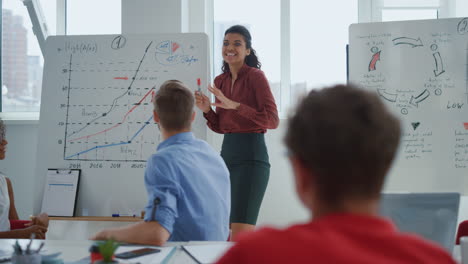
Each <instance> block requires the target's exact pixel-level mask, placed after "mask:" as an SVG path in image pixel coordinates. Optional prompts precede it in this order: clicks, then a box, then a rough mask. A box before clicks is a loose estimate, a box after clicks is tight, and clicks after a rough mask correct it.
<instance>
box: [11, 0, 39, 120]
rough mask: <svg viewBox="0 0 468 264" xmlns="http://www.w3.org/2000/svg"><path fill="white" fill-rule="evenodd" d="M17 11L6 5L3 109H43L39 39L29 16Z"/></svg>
mask: <svg viewBox="0 0 468 264" xmlns="http://www.w3.org/2000/svg"><path fill="white" fill-rule="evenodd" d="M5 2H7V3H8V1H5ZM16 2H18V4H19V5H20V7H21V8H23V9H25V10H26V7H25V6H23V4H22V3H21V2H20V1H16ZM15 11H16V10H14V9H12V8H10V9H9V8H5V4H4V8H3V9H2V111H3V112H18V111H19V112H29V111H39V106H40V99H41V88H42V87H41V84H42V67H43V58H42V54H41V52H40V49H39V44H38V43H37V39H36V38H35V36H34V35H33V34H28V31H31V27H30V26H29V27H27V24H28V22H29V25H30V24H31V22H30V20H29V17H28V16H24V15H21V14H18V13H17V12H15ZM31 38H32V39H31ZM28 42H34V44H35V45H36V47H35V48H34V47H30V46H34V44H33V43H31V44H29V43H28ZM28 44H29V45H28Z"/></svg>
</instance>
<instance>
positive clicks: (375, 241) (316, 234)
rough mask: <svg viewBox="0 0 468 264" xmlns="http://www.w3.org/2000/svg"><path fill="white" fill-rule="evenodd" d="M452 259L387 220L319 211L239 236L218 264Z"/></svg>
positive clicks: (410, 263)
mask: <svg viewBox="0 0 468 264" xmlns="http://www.w3.org/2000/svg"><path fill="white" fill-rule="evenodd" d="M231 263H232V264H234V263H235V264H240V263H242V264H249V263H314V264H315V263H317V264H322V263H333V264H340V263H347V264H354V263H356V264H364V263H369V264H370V263H372V264H390V263H395V264H396V263H398V264H406V263H407V264H415V263H425V264H431V263H434V264H446V263H449V264H455V263H456V262H455V261H454V260H453V259H452V258H451V256H450V255H449V254H448V253H447V252H446V251H445V250H443V249H442V248H440V247H439V246H437V245H436V244H434V243H432V242H428V241H425V240H423V239H421V238H419V237H417V236H415V235H409V234H405V233H401V232H399V231H397V230H396V228H395V227H394V226H393V224H392V223H390V222H389V221H387V220H384V219H381V218H377V217H371V216H364V215H352V214H334V215H328V216H324V217H322V218H320V219H317V220H314V221H312V222H310V223H307V224H302V225H295V226H292V227H290V228H288V229H286V230H277V229H272V228H263V229H261V230H259V231H257V232H252V233H250V234H246V235H244V236H243V237H242V236H241V238H240V241H239V242H238V243H236V244H235V245H234V246H233V247H232V248H231V249H230V250H229V251H228V252H227V253H226V255H224V256H223V257H222V258H221V259H220V260H219V261H218V264H231Z"/></svg>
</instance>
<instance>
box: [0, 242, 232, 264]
mask: <svg viewBox="0 0 468 264" xmlns="http://www.w3.org/2000/svg"><path fill="white" fill-rule="evenodd" d="M18 241H19V242H20V244H21V245H23V247H25V246H26V245H27V244H28V242H29V240H28V239H18ZM15 242H16V239H0V257H4V256H10V255H11V254H12V253H13V247H12V245H13V244H14V243H15ZM42 242H44V243H45V245H44V247H43V250H42V251H41V252H42V254H53V253H56V252H61V253H62V254H61V255H60V256H59V258H61V259H62V260H63V261H64V262H65V263H68V262H75V261H79V260H81V259H83V258H85V257H87V256H89V252H88V249H89V247H90V246H91V244H93V243H94V241H90V240H79V241H76V240H74V241H71V240H34V241H33V244H32V246H31V248H33V249H34V248H38V247H39V245H40V244H41V243H42ZM226 243H228V242H215V241H206V242H168V243H166V245H165V246H168V247H177V249H176V251H175V253H174V254H173V255H172V257H171V258H170V259H169V260H168V261H167V262H165V263H167V264H172V263H177V264H192V263H197V262H196V261H194V260H193V259H192V258H191V257H190V256H189V255H187V254H186V253H185V252H184V251H183V250H182V249H181V248H180V246H181V245H200V244H226ZM7 263H8V262H7ZM129 263H132V262H131V261H130V262H129ZM142 264H144V263H142Z"/></svg>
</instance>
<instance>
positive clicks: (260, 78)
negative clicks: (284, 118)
mask: <svg viewBox="0 0 468 264" xmlns="http://www.w3.org/2000/svg"><path fill="white" fill-rule="evenodd" d="M231 83H232V78H231V73H230V72H226V73H223V74H220V75H218V76H217V77H216V78H215V80H214V84H215V86H216V87H217V88H218V89H220V90H221V91H222V92H223V94H224V95H225V96H226V97H227V98H229V99H231V100H233V101H235V102H239V103H240V106H239V108H238V109H237V110H233V109H224V108H221V107H217V108H216V112H215V111H213V110H210V111H209V112H208V113H206V114H205V113H204V114H203V116H204V117H205V118H206V119H207V121H208V122H207V124H208V127H209V128H211V130H213V131H214V132H217V133H221V134H228V133H265V132H266V130H267V129H275V128H277V127H278V124H279V118H278V110H277V109H276V104H275V99H274V98H273V95H272V93H271V90H270V85H269V84H268V80H267V79H266V77H265V74H264V73H263V71H261V70H259V69H257V68H253V67H250V66H247V65H246V64H244V65H243V66H242V68H241V69H240V70H239V73H238V74H237V79H236V81H235V82H234V87H232V88H231ZM216 102H219V100H218V99H216Z"/></svg>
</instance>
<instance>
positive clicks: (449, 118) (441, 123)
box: [349, 18, 468, 194]
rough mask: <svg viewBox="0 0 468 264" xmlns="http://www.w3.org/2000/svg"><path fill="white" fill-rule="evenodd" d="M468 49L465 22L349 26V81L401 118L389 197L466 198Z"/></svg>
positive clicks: (412, 22) (465, 19)
mask: <svg viewBox="0 0 468 264" xmlns="http://www.w3.org/2000/svg"><path fill="white" fill-rule="evenodd" d="M467 45H468V18H453V19H439V20H420V21H400V22H385V23H366V24H353V25H351V26H350V29H349V81H350V82H351V83H355V84H358V85H360V86H363V87H365V88H366V89H369V90H372V91H375V92H376V93H377V94H378V95H379V96H380V97H381V99H382V100H383V101H384V102H385V103H386V104H387V105H388V106H389V107H390V109H391V110H392V111H393V112H394V113H395V114H396V115H397V116H399V117H400V118H401V120H402V129H403V135H402V139H401V143H400V147H399V150H398V155H397V158H396V161H395V163H394V166H393V168H392V169H391V171H390V174H389V177H388V179H387V182H386V186H385V188H386V190H387V191H421V192H427V191H447V192H450V191H452V192H453V191H454V192H461V193H465V194H466V193H468V84H467V79H468V66H467V65H468V48H467ZM382 148H385V146H382Z"/></svg>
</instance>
